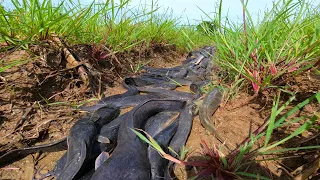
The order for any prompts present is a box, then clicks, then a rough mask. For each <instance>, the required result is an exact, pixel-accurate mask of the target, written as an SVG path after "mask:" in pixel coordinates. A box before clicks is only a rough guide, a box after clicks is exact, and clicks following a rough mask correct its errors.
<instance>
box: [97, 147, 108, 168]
mask: <svg viewBox="0 0 320 180" xmlns="http://www.w3.org/2000/svg"><path fill="white" fill-rule="evenodd" d="M109 157H110V155H109V153H107V152H105V151H103V152H102V153H101V154H100V155H99V156H98V157H97V159H96V161H95V166H94V170H97V169H98V168H99V167H100V166H101V165H102V164H103V163H104V162H105V161H106V160H107V159H108V158H109Z"/></svg>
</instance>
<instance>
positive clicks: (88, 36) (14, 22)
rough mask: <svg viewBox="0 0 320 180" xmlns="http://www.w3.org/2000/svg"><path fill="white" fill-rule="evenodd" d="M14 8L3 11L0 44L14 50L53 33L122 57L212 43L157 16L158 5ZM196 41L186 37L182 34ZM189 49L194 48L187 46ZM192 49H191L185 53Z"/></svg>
mask: <svg viewBox="0 0 320 180" xmlns="http://www.w3.org/2000/svg"><path fill="white" fill-rule="evenodd" d="M11 3H12V4H13V7H14V8H13V9H6V8H4V7H3V6H0V24H1V27H0V42H4V43H6V44H7V45H8V46H7V47H6V48H3V49H2V51H5V50H6V49H9V48H11V47H13V46H14V47H17V46H18V47H21V48H25V49H27V48H28V45H30V44H32V43H38V42H39V41H41V40H45V39H48V38H50V34H51V33H55V34H57V35H58V36H60V37H64V39H66V40H67V41H69V42H71V43H74V44H77V43H87V44H92V43H96V44H97V43H101V42H103V44H104V45H107V46H108V47H111V49H112V51H113V52H115V53H116V52H121V51H125V50H130V49H133V48H136V47H141V46H145V47H147V48H148V47H150V46H152V45H153V44H157V43H163V44H176V45H177V47H178V49H179V50H181V51H187V50H190V48H194V47H199V46H201V45H204V44H207V43H208V41H211V40H210V39H207V38H206V36H204V35H201V34H200V33H198V32H197V31H196V29H195V28H193V27H191V26H190V27H184V28H179V27H178V26H177V23H178V20H179V19H178V18H172V17H170V13H168V12H166V13H164V14H163V15H160V14H159V13H158V9H159V7H158V5H157V4H156V3H155V2H152V4H153V6H152V7H151V8H150V7H147V6H143V5H140V6H139V7H136V8H135V9H133V8H131V9H130V8H129V7H128V5H129V3H130V1H128V0H122V1H120V4H115V1H114V0H108V1H107V2H106V3H103V4H98V3H94V2H93V3H92V4H90V5H88V6H85V7H84V6H81V5H80V4H79V3H75V2H73V1H68V0H66V1H62V2H61V3H59V4H54V3H53V2H52V1H51V0H43V1H40V0H11ZM182 30H183V32H184V33H186V34H187V35H188V36H189V37H191V39H192V42H193V44H190V42H189V41H190V40H189V38H187V37H186V36H185V35H183V32H182ZM186 44H189V45H188V46H186ZM186 47H187V48H186Z"/></svg>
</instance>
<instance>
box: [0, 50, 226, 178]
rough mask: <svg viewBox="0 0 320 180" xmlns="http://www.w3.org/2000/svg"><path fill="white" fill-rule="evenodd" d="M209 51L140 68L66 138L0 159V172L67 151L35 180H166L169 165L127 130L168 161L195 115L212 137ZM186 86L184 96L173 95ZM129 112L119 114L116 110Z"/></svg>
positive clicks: (217, 97) (215, 97)
mask: <svg viewBox="0 0 320 180" xmlns="http://www.w3.org/2000/svg"><path fill="white" fill-rule="evenodd" d="M214 50H215V48H214V47H209V46H207V47H204V48H201V49H199V50H197V51H193V52H190V53H189V54H188V56H187V58H186V60H185V61H184V62H183V63H182V65H180V66H176V67H172V68H151V67H144V72H143V73H141V74H140V75H139V76H132V77H127V78H125V79H124V80H123V87H124V88H126V89H127V92H125V93H123V94H118V95H114V96H109V97H106V98H103V99H102V100H100V101H99V102H98V103H97V104H95V105H93V106H85V107H81V108H80V110H82V111H86V112H88V113H87V115H86V116H85V117H82V118H81V119H80V120H78V121H77V122H76V123H75V124H74V125H73V126H72V128H71V129H70V132H69V136H68V137H66V138H64V139H62V140H59V141H56V142H52V143H50V144H44V145H39V146H34V147H26V148H22V149H16V150H12V151H9V152H7V153H6V154H4V155H3V156H1V157H0V167H3V166H5V165H8V164H10V163H12V162H14V161H16V160H18V159H21V158H23V157H25V156H27V155H28V154H32V153H36V152H49V151H60V150H64V149H67V152H66V153H65V154H64V155H63V156H62V157H61V158H60V159H59V160H58V161H57V163H56V166H55V168H54V169H53V170H52V171H51V172H49V173H48V174H45V175H42V177H41V178H44V177H48V176H54V177H56V179H58V180H69V179H92V180H102V179H103V180H105V179H112V180H113V179H136V180H138V179H139V180H141V179H172V178H174V174H173V167H174V164H173V163H172V162H169V161H167V160H166V159H164V158H162V157H161V156H160V155H159V154H158V152H157V151H156V150H154V149H153V148H151V147H150V146H149V145H148V144H147V143H145V142H144V141H142V140H141V139H140V138H139V137H138V136H136V134H135V133H134V132H133V131H132V129H142V130H144V131H145V132H147V133H148V134H149V135H150V136H151V137H153V138H154V139H155V140H156V141H157V142H158V143H159V145H160V146H161V147H162V148H163V149H164V150H165V151H166V152H167V153H171V154H172V156H176V154H174V153H173V152H172V151H169V150H168V147H170V148H172V149H173V150H174V151H175V152H176V153H178V154H179V153H180V150H181V147H182V146H183V145H185V143H186V141H187V138H188V136H189V133H190V131H191V127H192V121H193V119H194V117H195V116H196V115H198V114H199V118H200V121H201V123H202V125H203V126H204V127H205V128H206V129H207V130H208V131H210V132H212V133H215V128H214V126H213V124H212V122H211V120H210V119H211V116H212V114H213V113H214V111H215V110H216V109H217V108H218V106H219V104H220V102H221V99H222V95H223V94H222V91H221V90H220V89H218V88H215V89H213V90H212V91H211V92H209V93H208V94H207V95H206V96H205V97H204V98H202V92H201V87H202V86H203V85H205V84H207V83H208V82H210V80H211V79H212V77H213V75H212V69H213V61H212V58H211V57H212V56H213V55H214ZM178 86H190V91H191V92H190V93H189V92H181V91H177V90H175V89H176V88H177V87H178ZM128 107H133V109H132V110H131V111H129V112H127V113H124V114H121V115H120V111H121V109H124V108H128Z"/></svg>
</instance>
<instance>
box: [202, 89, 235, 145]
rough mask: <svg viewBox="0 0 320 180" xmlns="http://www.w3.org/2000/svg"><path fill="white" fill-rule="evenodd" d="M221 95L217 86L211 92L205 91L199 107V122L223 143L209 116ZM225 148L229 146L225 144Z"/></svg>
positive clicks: (216, 106) (215, 107)
mask: <svg viewBox="0 0 320 180" xmlns="http://www.w3.org/2000/svg"><path fill="white" fill-rule="evenodd" d="M222 97H223V93H222V90H221V89H219V88H214V89H213V90H212V91H211V92H209V93H207V94H206V95H205V97H204V99H203V102H202V104H201V105H200V107H199V119H200V122H201V124H202V125H203V126H204V127H205V128H206V130H207V131H209V132H210V133H212V134H213V135H215V136H216V138H217V139H218V140H219V141H220V142H221V143H224V140H223V139H222V138H221V137H220V135H219V134H218V133H217V131H216V128H215V127H214V124H213V122H212V121H211V117H212V115H213V113H214V112H215V111H216V110H217V109H218V107H219V105H220V103H221V100H222ZM226 147H227V148H229V147H228V146H227V145H226Z"/></svg>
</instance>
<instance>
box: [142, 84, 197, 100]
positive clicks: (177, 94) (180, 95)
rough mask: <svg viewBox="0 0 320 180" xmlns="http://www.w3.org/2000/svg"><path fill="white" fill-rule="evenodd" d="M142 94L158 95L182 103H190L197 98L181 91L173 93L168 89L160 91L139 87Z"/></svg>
mask: <svg viewBox="0 0 320 180" xmlns="http://www.w3.org/2000/svg"><path fill="white" fill-rule="evenodd" d="M137 89H138V90H139V91H140V92H145V93H150V94H156V95H159V96H161V97H163V98H169V99H176V100H182V101H188V100H191V99H193V98H194V97H195V96H194V94H191V93H187V92H180V91H171V90H166V89H158V88H149V87H148V88H146V87H137Z"/></svg>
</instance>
